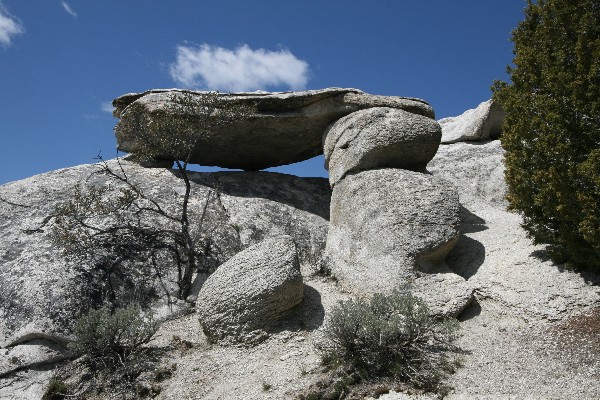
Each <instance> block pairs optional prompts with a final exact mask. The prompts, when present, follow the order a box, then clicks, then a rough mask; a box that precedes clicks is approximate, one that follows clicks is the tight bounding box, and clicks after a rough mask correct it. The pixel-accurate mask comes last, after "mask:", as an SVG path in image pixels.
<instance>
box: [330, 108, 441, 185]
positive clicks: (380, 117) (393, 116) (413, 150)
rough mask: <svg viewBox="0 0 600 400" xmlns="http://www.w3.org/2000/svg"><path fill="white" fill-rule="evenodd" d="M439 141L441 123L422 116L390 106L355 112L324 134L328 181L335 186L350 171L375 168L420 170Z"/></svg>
mask: <svg viewBox="0 0 600 400" xmlns="http://www.w3.org/2000/svg"><path fill="white" fill-rule="evenodd" d="M440 138H441V129H440V126H439V124H438V123H437V122H436V121H435V120H433V119H431V118H428V117H424V116H422V115H417V114H413V113H410V112H407V111H404V110H399V109H392V108H387V107H376V108H369V109H366V110H361V111H356V112H354V113H352V114H350V115H347V116H345V117H343V118H341V119H339V120H338V121H336V122H335V123H333V124H332V125H331V126H330V127H329V128H328V129H327V131H326V132H325V134H324V135H323V153H324V154H325V166H326V168H327V169H328V170H329V182H330V183H331V184H332V185H335V184H336V183H337V182H338V181H340V180H341V179H343V177H344V176H346V174H348V173H349V172H357V171H364V170H367V169H374V168H401V169H408V170H421V169H423V168H424V167H425V166H426V165H427V163H428V162H429V160H431V159H432V158H433V156H434V155H435V153H436V151H437V149H438V146H439V144H440Z"/></svg>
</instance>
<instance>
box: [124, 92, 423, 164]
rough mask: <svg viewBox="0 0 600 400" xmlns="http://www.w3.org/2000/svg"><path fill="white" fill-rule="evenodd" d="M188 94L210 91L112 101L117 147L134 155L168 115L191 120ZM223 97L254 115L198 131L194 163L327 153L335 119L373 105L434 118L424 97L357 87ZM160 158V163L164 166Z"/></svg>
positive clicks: (277, 160) (282, 160)
mask: <svg viewBox="0 0 600 400" xmlns="http://www.w3.org/2000/svg"><path fill="white" fill-rule="evenodd" d="M183 93H186V94H190V95H192V96H202V95H205V94H206V92H193V91H184V90H150V91H147V92H144V93H131V94H126V95H123V96H121V97H118V98H116V99H115V100H114V101H113V106H114V107H115V110H114V112H113V114H114V115H115V117H117V118H119V119H120V120H121V121H120V122H119V123H118V127H117V129H115V132H117V146H118V148H119V149H120V150H122V151H125V152H128V153H132V154H133V155H134V156H135V153H136V151H137V150H138V149H139V147H140V143H139V140H138V139H139V137H140V136H141V137H144V135H145V132H148V131H150V130H151V129H152V126H150V125H152V124H153V123H154V122H156V121H158V120H160V119H164V118H182V119H184V120H185V121H186V122H187V121H192V120H193V118H194V116H193V115H181V114H174V113H173V111H172V110H173V104H174V102H175V101H176V99H177V97H179V96H182V94H183ZM219 101H220V103H221V104H223V106H226V105H228V104H240V105H248V106H253V107H255V108H256V112H255V113H254V115H252V116H251V117H250V118H246V119H243V120H238V121H236V122H234V123H231V124H227V125H218V126H216V127H214V129H212V130H210V129H209V130H202V131H201V130H199V131H198V137H197V138H196V148H195V150H194V152H193V154H192V156H191V158H190V162H191V163H195V164H201V165H208V166H217V167H224V168H239V169H243V170H261V169H265V168H269V167H276V166H279V165H285V164H291V163H295V162H299V161H304V160H307V159H309V158H312V157H314V156H317V155H319V154H322V152H323V148H322V145H321V138H322V136H323V132H324V131H325V129H327V127H328V126H329V125H330V124H331V123H333V122H335V121H337V120H338V119H340V118H341V117H344V116H346V115H348V114H351V113H353V112H355V111H358V110H363V109H368V108H373V107H388V108H393V109H398V110H405V111H408V112H410V113H413V114H416V115H422V116H425V117H428V118H433V116H434V114H433V110H432V108H431V107H430V106H429V105H428V104H427V103H426V102H424V101H423V100H419V99H413V98H406V97H396V96H376V95H371V94H367V93H364V92H362V91H360V90H357V89H338V88H329V89H322V90H308V91H304V92H283V93H231V94H227V93H223V94H219ZM216 114H218V113H215V115H216ZM144 116H147V117H149V118H143V117H144ZM169 150H170V151H171V152H172V153H173V154H177V152H178V149H169ZM181 151H182V152H183V150H181ZM181 158H183V154H181ZM181 158H180V159H181ZM159 161H160V162H163V161H164V160H159ZM167 161H168V160H167ZM144 162H145V163H146V164H147V165H153V164H156V163H155V162H152V161H150V160H144ZM160 162H158V164H156V165H160Z"/></svg>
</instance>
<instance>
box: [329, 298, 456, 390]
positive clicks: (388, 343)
mask: <svg viewBox="0 0 600 400" xmlns="http://www.w3.org/2000/svg"><path fill="white" fill-rule="evenodd" d="M457 329H458V322H457V321H456V320H454V319H441V320H440V319H436V318H434V317H433V316H431V315H430V311H429V309H428V307H427V305H426V304H425V302H424V301H423V300H421V299H420V298H418V297H415V296H413V295H412V294H410V293H408V292H402V291H399V290H396V291H394V292H392V293H390V294H375V295H373V297H371V298H370V299H368V300H367V299H357V300H348V301H343V302H340V303H339V304H338V305H337V306H335V307H334V308H333V309H332V311H331V317H330V319H329V321H328V323H327V325H326V328H325V337H326V342H325V343H324V344H323V345H321V350H322V352H323V361H324V362H325V363H326V364H329V365H338V366H343V367H344V368H349V369H350V370H354V371H358V372H359V373H361V374H362V375H364V376H366V377H367V378H376V377H390V378H393V379H398V380H400V381H403V382H409V383H411V384H413V385H414V386H416V387H418V388H423V389H427V390H437V389H438V387H439V385H440V382H441V380H442V379H443V378H444V377H445V376H446V375H447V373H448V372H450V371H451V370H452V369H453V360H452V357H451V355H452V353H453V352H454V351H455V350H456V348H455V346H454V345H453V342H454V340H455V338H456V332H457Z"/></svg>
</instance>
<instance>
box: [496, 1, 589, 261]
mask: <svg viewBox="0 0 600 400" xmlns="http://www.w3.org/2000/svg"><path fill="white" fill-rule="evenodd" d="M512 41H513V43H514V50H513V52H514V54H515V58H514V60H513V63H514V66H513V67H508V73H509V74H510V78H511V81H512V82H511V83H510V84H508V83H504V82H496V83H495V84H494V87H493V88H492V89H493V91H494V98H495V99H496V100H497V101H499V102H500V103H501V104H502V106H503V107H504V109H505V111H506V120H505V125H504V134H503V137H502V144H503V147H504V149H505V150H506V161H505V164H506V182H507V185H508V191H509V194H508V201H509V204H510V208H511V209H513V210H516V211H518V212H520V213H522V215H523V217H524V224H523V226H524V228H525V229H526V230H527V232H528V233H529V234H530V236H531V237H532V238H533V239H534V241H535V242H536V243H545V244H548V245H549V247H548V248H549V251H550V255H551V256H552V257H553V259H554V260H555V261H557V262H567V263H568V265H570V266H573V267H577V268H585V269H595V270H600V0H538V1H536V2H534V1H532V0H529V1H528V5H527V7H526V9H525V19H524V21H523V22H521V23H520V24H519V25H518V26H517V28H516V29H515V30H514V31H513V36H512Z"/></svg>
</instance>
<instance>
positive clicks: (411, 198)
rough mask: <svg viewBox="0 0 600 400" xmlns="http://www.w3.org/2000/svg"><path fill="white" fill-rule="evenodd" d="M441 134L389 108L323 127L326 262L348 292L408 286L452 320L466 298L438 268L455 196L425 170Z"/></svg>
mask: <svg viewBox="0 0 600 400" xmlns="http://www.w3.org/2000/svg"><path fill="white" fill-rule="evenodd" d="M441 136H442V135H441V128H440V125H439V124H438V123H437V122H436V121H434V120H433V119H431V118H429V117H427V116H424V115H418V114H414V113H411V112H409V111H405V110H397V109H391V108H387V107H377V108H370V109H368V110H360V111H356V112H354V113H352V114H350V115H347V116H345V117H343V118H341V119H339V120H338V121H337V122H335V123H334V124H333V125H331V126H330V127H329V129H328V130H327V131H326V133H325V135H324V136H323V148H324V153H325V163H326V168H327V169H328V170H329V172H330V175H329V183H330V184H331V185H332V187H333V194H332V199H331V209H330V223H329V232H328V235H327V243H326V248H325V263H326V265H327V266H328V268H329V269H330V270H331V273H332V274H333V275H334V276H335V277H336V278H338V279H339V280H340V281H341V282H342V284H344V285H347V286H350V287H352V288H353V289H354V290H358V291H360V292H365V293H375V292H386V291H391V290H392V289H394V288H398V287H412V288H413V290H416V291H418V292H419V294H420V295H421V296H422V297H424V298H425V300H426V301H427V302H428V303H429V305H430V307H431V308H432V309H433V311H434V312H435V313H437V314H445V315H457V314H458V313H459V312H460V311H462V309H464V307H465V306H466V305H467V304H468V303H469V302H470V300H471V297H472V291H471V290H470V289H469V287H468V285H467V284H466V282H465V280H464V279H462V278H461V277H458V276H456V275H454V274H453V273H452V272H451V271H449V270H448V269H447V267H446V266H445V263H444V260H445V257H446V255H447V254H448V253H449V252H450V250H452V248H453V247H454V245H455V243H456V242H457V240H458V238H459V236H460V218H459V208H460V205H459V202H458V192H457V190H456V188H455V187H454V186H453V185H452V184H450V183H448V182H446V181H444V180H442V179H438V178H435V177H433V176H431V175H430V174H429V173H427V171H426V169H425V167H426V166H427V163H428V162H429V161H430V160H431V159H432V158H433V157H434V155H435V154H436V152H437V149H438V146H439V145H440V140H441ZM438 272H444V273H448V275H447V276H445V277H444V276H441V275H440V276H439V277H438V276H437V273H438ZM432 283H435V284H434V285H433V287H432V288H431V290H427V289H428V288H427V287H428V286H429V284H432ZM444 293H458V294H459V296H458V300H456V301H453V303H452V304H450V303H449V302H448V301H446V299H445V298H441V297H440V295H442V297H443V295H444ZM446 297H447V296H446ZM453 300H454V299H453ZM454 303H456V304H454Z"/></svg>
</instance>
